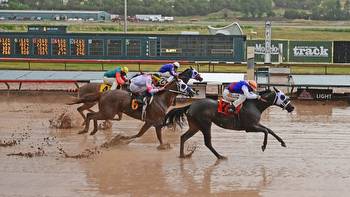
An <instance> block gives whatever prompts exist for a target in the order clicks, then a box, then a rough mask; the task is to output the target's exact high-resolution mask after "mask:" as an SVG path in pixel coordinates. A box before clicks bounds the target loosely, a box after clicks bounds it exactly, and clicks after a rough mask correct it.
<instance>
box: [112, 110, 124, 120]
mask: <svg viewBox="0 0 350 197" xmlns="http://www.w3.org/2000/svg"><path fill="white" fill-rule="evenodd" d="M117 115H118V118H116V119H113V120H117V121H119V120H121V119H122V117H123V112H118V113H117Z"/></svg>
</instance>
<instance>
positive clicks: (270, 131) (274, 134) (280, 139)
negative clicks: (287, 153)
mask: <svg viewBox="0 0 350 197" xmlns="http://www.w3.org/2000/svg"><path fill="white" fill-rule="evenodd" d="M259 125H260V126H261V127H264V128H265V129H266V130H267V131H268V132H269V134H271V135H272V136H273V137H275V138H276V140H278V141H279V142H280V143H281V146H283V147H287V146H286V143H284V141H283V140H282V138H280V137H279V136H278V135H277V134H276V133H275V132H273V131H272V130H271V129H269V128H267V127H265V126H264V125H262V124H259Z"/></svg>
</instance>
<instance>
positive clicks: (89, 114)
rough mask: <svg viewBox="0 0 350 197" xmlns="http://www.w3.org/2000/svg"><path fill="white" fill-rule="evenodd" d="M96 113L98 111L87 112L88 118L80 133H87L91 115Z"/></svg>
mask: <svg viewBox="0 0 350 197" xmlns="http://www.w3.org/2000/svg"><path fill="white" fill-rule="evenodd" d="M94 113H96V112H92V113H88V114H87V116H86V119H85V128H84V129H83V130H82V131H80V132H79V133H78V134H83V133H87V132H88V131H89V126H90V120H91V115H92V114H94Z"/></svg>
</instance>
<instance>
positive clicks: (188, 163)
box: [82, 145, 271, 197]
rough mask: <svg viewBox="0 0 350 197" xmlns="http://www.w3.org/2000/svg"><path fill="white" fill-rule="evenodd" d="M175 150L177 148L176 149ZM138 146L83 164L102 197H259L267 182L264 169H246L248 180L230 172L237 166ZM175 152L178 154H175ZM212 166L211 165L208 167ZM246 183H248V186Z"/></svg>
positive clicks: (113, 152) (256, 167) (89, 178)
mask: <svg viewBox="0 0 350 197" xmlns="http://www.w3.org/2000/svg"><path fill="white" fill-rule="evenodd" d="M176 148H178V147H176ZM154 151H156V150H155V149H153V148H152V147H151V146H149V147H148V146H144V145H137V146H133V147H130V145H129V146H128V147H126V146H125V147H119V148H118V149H113V150H109V151H105V152H104V153H103V154H102V155H100V156H99V157H98V158H96V159H95V160H93V161H90V162H89V163H86V162H82V165H83V166H84V168H86V172H87V178H88V180H89V182H90V184H91V185H95V186H96V191H99V192H100V193H101V194H103V195H106V194H107V195H131V196H150V195H156V196H163V195H166V196H167V195H179V194H191V195H195V196H206V195H208V194H215V195H219V196H222V195H223V196H249V197H250V196H251V197H254V196H260V192H261V191H262V190H264V189H265V188H266V187H267V186H268V184H270V182H271V181H268V180H267V179H268V178H267V175H266V169H265V167H264V166H255V167H254V168H255V169H253V170H251V169H247V170H248V171H247V172H245V173H247V174H251V175H253V177H252V178H251V179H246V178H243V177H242V174H240V172H238V171H235V170H231V168H235V166H236V164H233V163H230V162H229V161H216V160H215V159H214V160H211V159H208V158H206V159H204V160H203V159H200V158H198V160H197V159H195V158H193V159H187V160H182V159H178V158H176V157H174V155H175V151H174V150H171V151H166V152H161V151H158V152H157V151H156V152H154ZM176 152H177V151H176ZM208 163H212V164H208ZM247 181H248V182H247Z"/></svg>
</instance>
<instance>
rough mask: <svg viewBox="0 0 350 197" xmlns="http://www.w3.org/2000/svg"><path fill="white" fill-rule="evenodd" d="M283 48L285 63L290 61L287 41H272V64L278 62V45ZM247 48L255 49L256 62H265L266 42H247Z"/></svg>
mask: <svg viewBox="0 0 350 197" xmlns="http://www.w3.org/2000/svg"><path fill="white" fill-rule="evenodd" d="M279 44H282V46H283V59H282V61H283V62H287V61H288V41H287V40H272V41H271V62H278V54H279V52H280V51H279V48H278V45H279ZM247 46H252V47H254V48H255V50H254V52H255V62H264V57H265V51H266V49H265V40H247Z"/></svg>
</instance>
